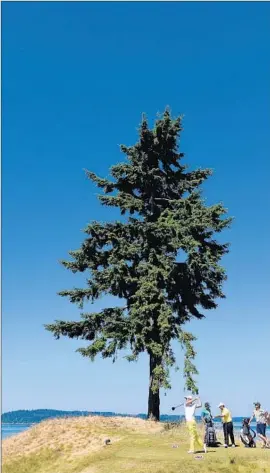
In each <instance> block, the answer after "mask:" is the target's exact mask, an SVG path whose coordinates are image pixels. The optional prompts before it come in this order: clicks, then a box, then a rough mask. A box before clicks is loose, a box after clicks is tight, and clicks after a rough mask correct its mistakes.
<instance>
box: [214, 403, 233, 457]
mask: <svg viewBox="0 0 270 473" xmlns="http://www.w3.org/2000/svg"><path fill="white" fill-rule="evenodd" d="M218 407H219V409H220V415H218V416H215V417H214V419H219V418H220V419H221V420H222V424H223V433H224V447H225V448H228V445H229V437H230V440H231V442H232V447H235V441H234V433H233V421H232V416H231V413H230V411H229V409H227V407H225V404H224V402H220V403H219V405H218Z"/></svg>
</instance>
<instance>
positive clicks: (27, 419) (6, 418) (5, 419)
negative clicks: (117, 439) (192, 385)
mask: <svg viewBox="0 0 270 473" xmlns="http://www.w3.org/2000/svg"><path fill="white" fill-rule="evenodd" d="M89 415H91V416H104V417H113V416H119V417H138V418H140V419H146V415H145V414H138V415H137V416H130V415H129V414H116V413H115V412H89V411H59V410H55V409H36V410H20V411H12V412H5V413H4V414H2V416H1V422H2V424H36V423H39V422H41V421H43V420H46V419H54V418H56V417H85V416H89ZM180 418H181V416H167V415H163V416H161V420H163V421H170V422H173V421H177V420H179V419H180Z"/></svg>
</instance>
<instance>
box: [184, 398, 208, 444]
mask: <svg viewBox="0 0 270 473" xmlns="http://www.w3.org/2000/svg"><path fill="white" fill-rule="evenodd" d="M199 407H202V403H201V400H200V399H199V398H194V399H193V398H192V396H186V397H185V418H186V424H187V428H188V432H189V437H190V448H189V452H188V453H196V452H197V451H201V450H204V452H205V453H206V452H207V449H206V444H204V445H203V442H202V440H201V438H200V437H199V434H198V431H197V424H196V420H195V411H196V409H198V408H199Z"/></svg>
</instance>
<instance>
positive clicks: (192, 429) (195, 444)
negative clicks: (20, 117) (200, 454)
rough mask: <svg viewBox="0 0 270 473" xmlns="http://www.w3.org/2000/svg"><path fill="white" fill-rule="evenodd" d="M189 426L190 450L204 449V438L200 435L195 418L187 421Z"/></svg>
mask: <svg viewBox="0 0 270 473" xmlns="http://www.w3.org/2000/svg"><path fill="white" fill-rule="evenodd" d="M187 428H188V432H189V437H190V448H189V450H190V451H191V452H195V451H197V450H202V448H203V443H202V439H201V438H200V437H199V434H198V432H197V425H196V422H195V420H191V421H189V422H187Z"/></svg>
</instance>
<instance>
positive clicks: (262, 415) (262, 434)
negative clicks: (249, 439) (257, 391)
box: [249, 402, 269, 448]
mask: <svg viewBox="0 0 270 473" xmlns="http://www.w3.org/2000/svg"><path fill="white" fill-rule="evenodd" d="M254 407H255V409H254V411H253V413H252V416H251V418H250V419H249V424H250V423H251V421H252V419H253V418H254V417H255V419H256V422H257V434H258V437H259V438H260V439H261V440H262V441H263V445H262V448H265V447H269V441H268V440H267V437H266V424H267V412H266V411H264V410H263V409H262V408H261V403H260V402H254Z"/></svg>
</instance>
